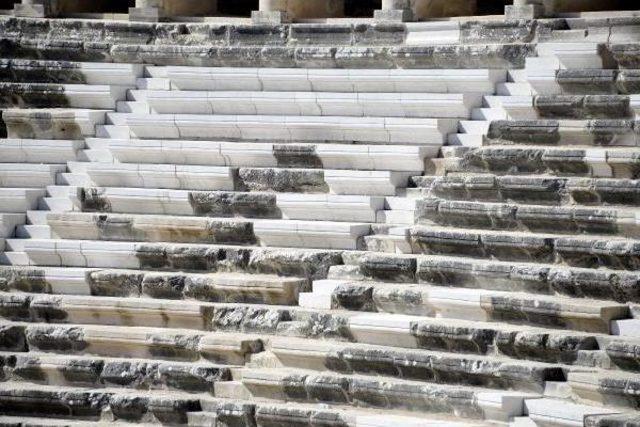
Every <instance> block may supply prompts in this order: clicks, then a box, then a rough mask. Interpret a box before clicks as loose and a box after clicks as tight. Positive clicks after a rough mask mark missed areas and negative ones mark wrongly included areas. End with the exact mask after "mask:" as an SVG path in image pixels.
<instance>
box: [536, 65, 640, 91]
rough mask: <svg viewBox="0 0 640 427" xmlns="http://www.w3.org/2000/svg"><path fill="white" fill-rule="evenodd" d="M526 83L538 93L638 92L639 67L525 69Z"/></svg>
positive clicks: (639, 86) (639, 81) (639, 82)
mask: <svg viewBox="0 0 640 427" xmlns="http://www.w3.org/2000/svg"><path fill="white" fill-rule="evenodd" d="M526 72H527V82H528V83H529V84H530V85H531V86H532V87H533V89H534V90H535V92H536V93H537V94H539V95H560V94H564V95H585V94H589V95H613V94H638V93H640V70H638V69H626V70H625V69H622V70H617V69H597V68H595V69H594V68H578V69H560V70H558V69H555V68H538V69H527V71H526Z"/></svg>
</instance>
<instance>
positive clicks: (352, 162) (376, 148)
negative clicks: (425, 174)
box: [87, 138, 439, 171]
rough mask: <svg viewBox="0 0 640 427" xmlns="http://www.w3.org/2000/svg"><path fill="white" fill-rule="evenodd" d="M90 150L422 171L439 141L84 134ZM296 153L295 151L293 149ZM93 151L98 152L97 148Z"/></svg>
mask: <svg viewBox="0 0 640 427" xmlns="http://www.w3.org/2000/svg"><path fill="white" fill-rule="evenodd" d="M87 146H88V147H89V148H90V149H91V150H99V151H101V152H102V151H108V152H110V153H111V154H112V155H113V157H114V158H115V159H117V160H118V161H119V162H122V163H158V164H184V165H207V166H234V167H242V166H244V167H278V165H279V164H280V163H281V161H280V160H279V159H278V158H279V157H282V156H285V155H291V154H292V153H293V154H296V158H300V159H305V158H309V159H317V160H318V161H319V162H320V163H321V164H322V166H323V167H324V168H327V169H355V170H390V171H422V170H423V169H424V161H425V159H428V158H434V157H437V156H438V152H439V147H437V146H418V145H361V144H358V145H353V144H312V143H308V144H295V145H288V146H287V145H282V144H277V143H265V142H244V143H242V142H218V141H184V140H177V141H174V140H136V139H101V138H88V139H87ZM298 152H299V153H300V154H297V153H298ZM96 154H97V151H96Z"/></svg>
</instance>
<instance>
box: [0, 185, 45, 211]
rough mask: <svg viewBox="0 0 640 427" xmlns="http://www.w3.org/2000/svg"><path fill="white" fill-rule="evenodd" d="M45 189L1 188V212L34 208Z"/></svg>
mask: <svg viewBox="0 0 640 427" xmlns="http://www.w3.org/2000/svg"><path fill="white" fill-rule="evenodd" d="M44 195H45V191H44V190H42V189H39V188H1V187H0V206H2V208H1V209H2V211H3V212H8V213H24V212H26V211H28V210H31V209H35V208H36V207H37V206H38V200H40V198H42V197H44Z"/></svg>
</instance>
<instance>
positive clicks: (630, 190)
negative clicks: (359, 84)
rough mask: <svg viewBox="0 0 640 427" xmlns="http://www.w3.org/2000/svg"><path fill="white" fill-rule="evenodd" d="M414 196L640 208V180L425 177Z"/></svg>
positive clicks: (417, 182) (417, 183) (417, 179)
mask: <svg viewBox="0 0 640 427" xmlns="http://www.w3.org/2000/svg"><path fill="white" fill-rule="evenodd" d="M411 183H412V184H413V185H415V186H416V187H417V188H418V189H419V193H418V192H416V193H415V194H414V195H413V197H418V196H420V197H434V196H435V197H442V198H446V199H450V200H472V201H478V202H516V203H528V204H537V205H552V206H556V205H559V206H573V205H585V206H635V207H637V206H640V181H639V180H629V179H616V178H566V177H554V176H538V175H531V176H524V175H490V174H466V175H449V176H421V177H415V178H412V180H411Z"/></svg>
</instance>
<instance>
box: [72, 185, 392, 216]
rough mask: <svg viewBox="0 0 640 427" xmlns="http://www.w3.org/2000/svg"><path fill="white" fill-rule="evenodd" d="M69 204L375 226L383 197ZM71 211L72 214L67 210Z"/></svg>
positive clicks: (111, 196)
mask: <svg viewBox="0 0 640 427" xmlns="http://www.w3.org/2000/svg"><path fill="white" fill-rule="evenodd" d="M73 193H75V194H79V197H74V196H75V194H70V195H69V196H68V198H67V202H68V203H69V204H71V203H73V205H75V206H79V207H80V210H81V211H84V212H105V213H106V212H111V213H129V214H151V215H183V216H199V217H243V218H271V219H293V220H320V221H338V222H345V221H364V222H376V214H377V213H378V212H379V211H381V210H382V209H383V208H384V198H383V197H372V196H345V195H332V194H296V193H277V194H273V193H260V192H254V193H246V192H190V191H179V190H154V189H136V188H80V189H79V192H76V191H74V192H73ZM68 210H71V209H68Z"/></svg>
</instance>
